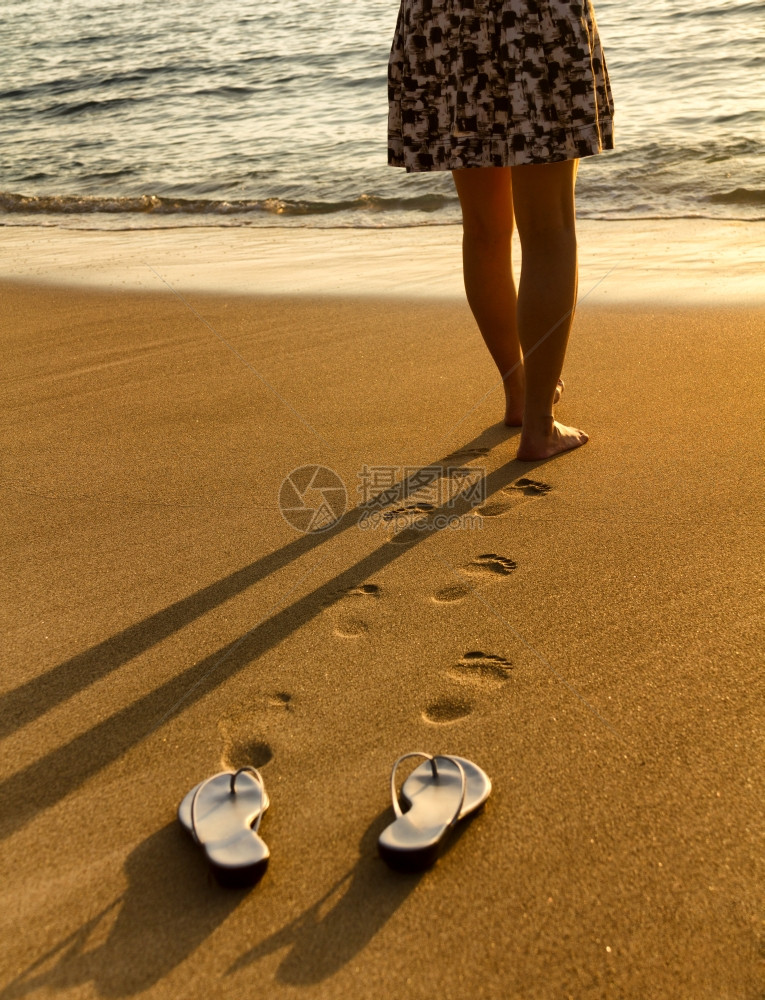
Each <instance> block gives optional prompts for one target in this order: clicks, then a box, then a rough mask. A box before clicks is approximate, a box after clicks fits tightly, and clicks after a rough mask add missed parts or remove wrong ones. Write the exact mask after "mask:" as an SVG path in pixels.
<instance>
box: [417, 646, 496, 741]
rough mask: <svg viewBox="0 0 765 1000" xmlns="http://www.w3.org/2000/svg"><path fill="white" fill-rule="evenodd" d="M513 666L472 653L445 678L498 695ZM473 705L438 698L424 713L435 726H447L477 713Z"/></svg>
mask: <svg viewBox="0 0 765 1000" xmlns="http://www.w3.org/2000/svg"><path fill="white" fill-rule="evenodd" d="M512 669H513V664H512V663H511V662H510V661H509V660H506V659H505V658H504V656H497V655H495V654H494V653H484V652H483V651H482V650H473V651H471V652H468V653H465V654H464V655H463V656H462V658H461V659H460V660H458V662H457V663H456V664H455V665H454V666H453V667H451V668H450V669H448V670H447V671H446V676H447V677H448V678H449V679H450V680H453V681H456V682H457V683H459V684H468V685H470V686H472V687H474V688H477V689H479V690H484V691H487V692H489V691H496V689H497V688H499V687H501V686H502V685H503V684H506V683H507V681H508V680H509V679H510V673H511V671H512ZM474 707H475V706H474V703H473V702H472V701H469V700H468V699H466V698H462V697H446V698H439V699H438V700H437V701H433V702H431V703H430V704H429V705H428V706H427V708H426V709H425V711H424V712H423V713H422V718H423V720H424V721H425V722H428V723H430V724H431V725H434V726H445V725H449V724H451V723H453V722H459V721H460V719H465V718H467V716H468V715H470V714H471V713H472V711H473V709H474Z"/></svg>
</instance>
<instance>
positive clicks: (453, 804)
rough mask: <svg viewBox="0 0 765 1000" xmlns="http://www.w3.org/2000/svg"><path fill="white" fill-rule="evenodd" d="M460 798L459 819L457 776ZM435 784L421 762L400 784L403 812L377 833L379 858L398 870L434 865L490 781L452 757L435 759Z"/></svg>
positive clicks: (481, 799)
mask: <svg viewBox="0 0 765 1000" xmlns="http://www.w3.org/2000/svg"><path fill="white" fill-rule="evenodd" d="M452 761H458V762H459V764H460V765H461V767H462V771H463V773H464V776H465V794H464V798H463V802H462V808H461V810H460V813H459V817H458V819H457V820H456V821H454V813H455V810H456V809H457V808H459V804H460V797H461V795H462V776H461V775H460V771H459V768H458V767H457V766H456V764H454V763H451V762H452ZM437 762H438V763H437V766H438V771H439V780H438V782H437V783H436V782H434V780H433V772H432V765H431V762H430V761H429V760H428V761H425V762H423V763H422V764H420V765H419V766H418V767H416V768H415V769H414V771H412V773H411V774H410V775H409V776H408V777H407V779H406V781H405V782H404V784H403V786H402V789H401V795H400V798H401V800H402V801H403V802H404V804H405V805H406V806H408V810H407V811H406V812H405V813H404V814H403V816H400V817H399V818H397V819H396V820H395V821H394V822H393V823H391V824H390V826H388V827H386V828H385V830H383V832H382V833H381V834H380V837H379V838H378V848H379V851H380V856H381V857H382V859H383V860H384V861H385V862H386V864H388V865H390V867H391V868H396V869H398V870H400V871H421V870H422V869H424V868H429V867H431V865H433V864H434V863H435V861H436V860H437V859H438V857H439V855H440V854H441V853H442V852H443V850H444V849H445V848H446V846H447V844H448V843H449V842H450V841H451V839H452V835H453V833H454V830H455V828H456V825H457V823H459V821H460V820H462V819H465V818H467V817H468V816H470V815H472V814H473V813H475V812H477V811H478V810H479V809H480V808H481V807H482V806H483V804H484V803H485V802H486V800H487V798H488V797H489V795H490V794H491V781H490V779H489V777H488V775H487V774H486V773H485V772H484V771H483V770H482V769H481V768H480V767H478V765H477V764H474V763H473V762H472V761H470V760H467V759H465V758H464V757H455V756H453V755H449V756H446V755H445V756H444V757H440V756H439V757H437Z"/></svg>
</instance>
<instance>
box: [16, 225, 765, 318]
mask: <svg viewBox="0 0 765 1000" xmlns="http://www.w3.org/2000/svg"><path fill="white" fill-rule="evenodd" d="M578 232H579V260H580V276H579V294H580V302H581V301H583V300H585V299H586V300H587V301H588V302H590V303H599V304H610V303H620V304H622V303H646V302H651V303H657V302H667V303H669V304H673V305H688V306H698V305H723V304H729V305H730V304H747V305H753V304H762V303H763V302H765V282H763V279H762V275H763V274H764V273H765V240H763V235H765V228H763V226H762V224H760V223H748V222H732V221H713V220H708V219H702V220H684V219H683V220H656V221H647V222H639V223H638V222H601V221H593V220H580V221H579V223H578ZM461 235H462V230H461V227H460V226H423V227H415V228H408V229H382V230H359V229H286V228H284V229H281V228H273V229H240V228H233V229H227V228H220V229H216V228H210V227H198V228H182V229H154V230H145V229H144V230H135V231H122V232H106V231H100V232H95V231H92V230H89V231H79V230H66V229H53V228H51V229H47V228H41V227H37V226H18V227H16V226H8V227H0V251H1V252H2V263H0V278H4V279H12V280H25V281H27V280H29V281H38V282H44V283H46V284H48V283H52V284H64V285H73V286H78V287H91V288H110V289H114V290H119V289H122V290H142V291H162V290H167V286H168V285H170V287H172V288H173V289H174V290H176V291H178V292H192V291H195V292H225V293H227V294H251V295H283V294H287V295H317V294H318V295H322V294H328V295H374V296H388V295H391V296H403V297H410V296H414V297H435V298H443V297H446V298H462V297H463V296H464V290H463V284H462V261H461V251H460V241H461ZM514 239H515V265H514V266H515V269H516V274H518V271H519V265H520V245H519V243H518V239H517V234H516V236H515V238H514Z"/></svg>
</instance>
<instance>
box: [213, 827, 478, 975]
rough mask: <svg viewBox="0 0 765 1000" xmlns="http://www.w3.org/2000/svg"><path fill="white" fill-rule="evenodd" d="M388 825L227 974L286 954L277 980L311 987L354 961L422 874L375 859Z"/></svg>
mask: <svg viewBox="0 0 765 1000" xmlns="http://www.w3.org/2000/svg"><path fill="white" fill-rule="evenodd" d="M473 818H474V817H470V818H469V819H468V820H465V821H462V822H461V823H460V825H459V826H458V827H457V829H456V831H455V834H454V835H453V836H452V838H451V841H450V844H449V850H451V849H452V848H453V847H454V845H455V844H456V842H457V840H459V839H460V838H461V837H462V836H463V834H464V833H465V831H466V829H467V828H468V826H469V825H470V824H471V823H472V821H473ZM392 820H393V810H392V809H390V808H388V809H386V810H385V811H384V812H383V813H381V814H380V815H379V816H377V817H376V818H375V819H374V821H373V822H372V823H371V824H370V825H369V826H368V827H367V829H366V831H365V832H364V836H363V837H362V839H361V843H360V855H361V856H360V857H359V860H358V862H357V863H356V864H355V865H354V867H353V868H352V869H351V870H350V871H349V872H348V873H347V874H346V875H344V876H343V877H342V878H340V879H338V881H337V882H336V883H335V884H334V885H333V886H332V887H331V888H330V889H329V890H328V891H327V892H326V893H325V894H324V895H323V896H322V897H321V899H318V900H317V901H316V902H315V903H313V904H312V905H311V906H310V907H309V908H308V909H307V910H305V911H304V912H303V913H301V914H300V916H298V917H296V918H295V920H293V921H292V923H290V924H287V926H286V927H283V928H281V930H278V931H276V933H274V934H272V935H271V936H270V937H268V938H266V939H265V940H264V941H260V942H259V943H258V944H256V945H255V946H254V947H253V948H250V950H249V951H246V952H245V953H244V954H243V955H241V956H240V957H239V958H238V959H237V960H236V961H235V962H234V963H233V964H232V965H231V967H230V968H229V969H228V972H229V974H233V973H236V972H240V971H241V970H242V969H244V968H246V967H247V966H249V965H251V964H252V963H253V962H257V961H258V960H259V959H261V958H264V957H265V956H266V955H271V954H273V952H276V951H280V950H282V949H283V948H289V952H288V954H287V955H286V956H285V957H284V959H283V960H282V962H281V965H280V966H279V968H278V969H277V972H276V979H277V980H278V981H279V982H281V983H284V984H286V985H291V986H310V985H311V984H313V983H318V982H321V981H322V980H324V979H327V978H328V977H329V976H333V975H334V974H335V973H336V972H338V971H339V970H340V969H341V968H342V967H343V966H344V965H346V964H347V963H348V962H350V961H351V959H353V958H355V957H356V955H358V954H359V953H360V952H361V951H362V950H363V949H364V948H365V947H366V946H367V945H368V944H369V942H370V941H371V940H372V938H373V937H374V936H375V934H377V932H378V931H379V930H381V929H382V927H384V925H385V924H386V923H387V922H388V920H389V919H390V918H391V917H392V916H393V914H394V913H395V912H396V910H397V909H398V908H399V906H401V904H402V903H403V902H404V900H405V899H406V898H407V896H409V894H410V893H411V892H412V891H413V890H414V889H415V888H416V887H417V885H418V883H419V881H420V879H421V878H422V875H423V873H422V872H412V873H404V872H394V871H391V870H390V869H389V868H387V867H386V865H385V864H384V863H383V861H381V860H380V858H379V856H378V854H377V838H378V836H379V835H380V833H381V832H382V830H383V828H384V827H386V826H387V825H388V823H390V822H392Z"/></svg>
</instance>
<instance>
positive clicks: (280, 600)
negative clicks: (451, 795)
mask: <svg viewBox="0 0 765 1000" xmlns="http://www.w3.org/2000/svg"><path fill="white" fill-rule="evenodd" d="M717 225H719V224H711V223H710V227H712V226H717ZM596 231H597V232H598V233H599V232H600V231H601V230H600V229H597V230H596V229H595V228H593V230H592V233H593V239H594V236H595V233H596ZM581 232H582V229H581V227H580V234H581ZM613 232H615V231H612V233H613ZM719 232H720V231H719V230H718V236H719ZM758 233H759V231H758V230H757V227H742V228H741V229H740V230H739V242H738V244H737V243H736V239H737V238H736V237H735V236H734V235H733V234H732V233H730V232H729V233H728V237H729V239H728V237H726V239H728V242H727V243H726V241H725V239H723V238H722V237H721V236H720V238H719V240H717V239H716V238H715V237H714V235H713V234H712V230H711V228H710V229H709V230H707V237H708V238H707V239H706V240H704V239H703V238H702V237H703V236H704V234H703V232H702V233H701V235H699V231H696V236H695V242H694V241H693V239H692V238H691V236H690V235H689V236H688V237H687V244H685V245H686V246H687V253H688V255H689V256H688V258H687V259H686V265H685V266H683V265H682V263H680V264H678V263H677V260H678V259H680V258H677V257H673V256H672V253H673V250H672V247H671V246H670V245H669V244H670V242H671V241H672V240H673V237H672V236H671V234H669V233H668V232H665V234H664V238H665V240H666V241H667V243H666V246H665V245H663V244H662V245H661V246H662V252H661V253H659V250H658V248H659V246H660V243H661V241H660V239H659V237H658V236H657V235H656V233H654V235H653V245H654V248H655V249H656V250H657V253H658V256H659V258H660V259H659V260H658V262H657V260H653V261H651V262H650V263H646V261H647V259H648V258H647V253H646V247H647V246H648V244H649V243H650V242H651V240H650V238H649V236H648V235H645V236H640V235H639V234H638V235H635V234H634V233H633V235H632V236H629V234H628V233H627V231H626V229H625V230H624V231H623V232H622V234H621V235H619V237H618V239H617V238H616V237H614V238H613V239H612V240H611V242H610V243H609V244H608V246H607V247H606V248H605V249H606V250H607V251H608V253H605V252H603V246H602V245H600V246H596V245H593V243H592V241H590V243H589V248H588V243H587V240H585V239H583V240H582V254H583V259H582V272H583V273H582V278H581V281H580V290H581V293H582V294H584V293H585V292H587V291H588V289H589V288H590V287H591V286H594V285H595V284H596V282H597V281H599V279H600V276H601V275H602V273H603V272H605V271H606V270H607V267H608V266H610V263H609V262H610V261H616V264H618V265H619V269H620V270H616V271H614V277H613V278H612V279H609V280H607V281H603V282H602V284H601V285H600V286H599V287H598V288H597V289H594V290H593V292H592V294H591V295H590V296H589V298H587V299H586V300H585V301H583V302H582V303H581V305H580V307H579V310H578V313H577V318H576V322H575V326H574V333H573V336H572V340H571V343H570V347H569V352H568V356H567V361H566V367H565V370H564V378H565V380H566V390H565V393H564V395H563V398H562V400H561V403H560V405H559V407H558V412H559V415H560V419H561V420H562V421H563V422H565V423H571V424H574V425H576V426H578V427H583V428H585V429H586V430H587V431H588V432H589V433H590V442H589V443H588V444H587V446H586V447H584V448H581V449H578V450H577V451H575V452H571V453H568V454H565V455H563V456H559V457H558V458H555V459H553V460H551V461H548V462H540V463H518V462H516V461H514V455H515V449H516V447H517V439H518V434H519V430H518V429H517V428H507V427H505V426H504V425H503V424H502V422H501V416H502V393H501V391H500V388H499V387H498V386H497V385H496V378H495V372H494V369H493V365H492V362H491V360H490V358H489V356H488V353H487V352H486V350H485V348H484V346H483V344H482V342H481V340H480V336H479V334H478V332H477V330H476V328H475V325H474V322H473V319H472V317H471V315H470V313H469V311H468V308H467V305H466V304H465V303H464V302H463V301H462V299H461V297H460V295H461V288H460V286H459V260H458V254H459V249H458V239H457V235H458V231H457V230H456V228H455V227H433V229H430V230H428V231H427V232H424V231H419V232H418V231H414V230H409V231H398V232H395V233H391V232H386V233H384V234H378V233H363V234H358V233H354V234H342V233H338V234H336V235H335V237H334V240H335V242H334V243H333V242H332V239H333V237H332V235H331V234H329V235H328V234H326V233H322V234H320V235H316V234H314V235H313V236H308V235H306V234H302V235H301V234H300V233H298V232H294V233H293V232H276V231H264V232H260V233H252V232H249V233H248V232H246V231H242V230H237V231H236V232H234V231H231V232H228V233H227V232H225V231H223V232H221V231H216V232H214V233H212V232H211V233H206V232H203V231H199V230H195V231H193V232H191V231H183V230H179V231H155V232H150V233H145V232H142V233H120V234H104V233H98V234H92V233H91V234H88V233H85V234H83V233H77V232H63V231H51V232H46V233H45V234H44V235H42V236H41V235H40V231H39V230H37V232H36V234H33V233H32V231H31V230H24V229H21V228H20V229H17V230H13V229H4V230H2V231H0V246H1V247H2V248H3V253H4V257H5V260H4V264H3V267H2V269H1V271H0V277H2V283H1V284H0V294H1V295H2V303H3V306H2V312H1V314H0V315H1V317H2V318H1V319H0V324H1V325H2V338H3V356H4V360H5V364H4V372H3V381H4V406H3V425H2V431H3V454H4V459H3V468H2V484H1V485H2V494H3V521H4V524H3V536H4V563H5V567H6V571H5V574H4V582H5V596H4V601H3V606H4V611H5V615H4V630H3V631H4V637H5V638H4V647H5V649H4V655H3V661H4V669H3V672H2V680H1V681H0V683H1V684H2V693H0V705H1V709H0V727H1V729H2V738H3V757H2V777H1V780H2V792H1V793H0V803H1V810H0V827H1V829H2V838H3V851H2V889H1V890H0V895H1V905H0V927H1V928H2V941H3V945H2V957H1V958H0V1000H11V998H21V997H33V998H43V997H57V998H59V997H61V998H95V997H134V996H145V997H148V998H152V1000H154V998H157V1000H170V998H172V1000H177V998H183V1000H197V998H199V1000H202V998H210V997H218V996H220V997H225V998H229V997H231V998H233V997H237V998H240V997H241V998H256V997H257V998H260V997H273V998H278V1000H282V998H284V1000H287V998H298V997H300V998H322V1000H323V998H327V1000H336V998H337V1000H349V998H352V1000H384V998H388V997H394V996H396V997H399V996H401V997H406V998H408V1000H434V998H454V1000H464V998H466V997H480V998H487V1000H489V998H491V1000H494V998H497V1000H510V998H513V1000H514V998H524V1000H532V998H533V1000H537V998H538V1000H559V998H560V1000H563V998H573V1000H585V998H587V1000H590V998H592V1000H596V998H597V1000H616V998H619V1000H665V998H666V1000H670V998H671V1000H684V998H688V1000H702V998H704V1000H706V998H709V1000H729V998H730V1000H733V998H735V1000H755V998H757V997H760V996H761V995H762V991H763V987H764V983H763V977H762V966H761V958H762V950H761V949H762V938H761V931H762V926H761V917H762V913H761V907H760V904H761V899H762V885H763V881H762V875H763V872H762V852H761V841H760V836H761V830H762V819H763V808H762V803H763V781H762V766H761V761H762V749H763V747H762V743H763V740H762V732H763V730H762V694H763V692H762V679H761V678H762V671H761V662H762V643H763V632H762V602H761V583H762V579H761V568H762V534H761V529H762V478H763V477H762V440H761V436H760V430H759V426H758V418H759V417H760V416H761V413H762V405H761V400H762V378H761V375H762V369H761V354H760V352H761V346H762V331H763V320H764V319H765V303H763V301H762V298H761V294H762V293H761V290H760V291H759V292H758V291H757V286H756V273H757V264H758V261H759V260H760V259H761V258H758V256H757V254H758V252H759V251H757V249H756V244H757V240H758ZM399 237H400V243H399V246H398V248H397V246H396V239H397V238H399ZM439 238H441V240H442V244H439V245H443V250H442V251H441V252H442V255H443V256H442V258H439V260H441V263H442V264H443V266H442V267H441V268H440V269H439V268H437V267H436V266H435V265H434V264H433V254H432V253H431V252H430V251H432V250H433V247H435V246H436V243H437V240H438V239H439ZM311 240H313V241H314V242H313V243H311ZM317 240H323V241H325V242H324V243H323V247H324V249H323V252H322V253H321V254H318V253H317V243H316V241H317ZM248 241H249V243H248ZM418 241H419V242H418ZM620 241H621V242H620ZM636 241H637V242H636ZM641 241H642V242H641ZM383 244H384V245H383ZM636 245H637V246H638V249H639V252H638V251H636V250H635V246H636ZM737 245H738V246H739V247H740V252H739V254H738V256H737V251H736V246H737ZM402 247H403V248H404V251H405V253H406V255H407V260H409V261H412V260H415V261H416V262H420V263H415V264H413V265H412V267H414V268H415V271H416V269H417V267H419V268H420V271H419V272H417V273H419V274H420V277H421V278H423V280H422V281H421V282H420V284H419V285H417V286H416V287H415V286H414V283H412V284H409V285H407V286H406V287H405V288H404V287H403V286H402V285H401V281H400V278H399V276H400V273H401V269H400V263H401V259H402V257H401V254H402ZM365 248H366V249H365ZM694 248H695V249H694ZM675 249H676V250H677V244H675ZM677 252H678V253H680V255H681V257H682V253H681V251H680V250H677ZM301 254H304V256H301ZM311 254H313V256H311ZM588 254H590V256H587V255H588ZM606 258H608V259H606ZM354 261H355V265H354V263H353V262H354ZM673 261H674V264H673ZM428 262H429V263H428ZM436 263H438V260H437V261H436ZM149 265H150V266H151V267H152V268H154V271H155V272H156V275H155V274H152V273H151V271H150V270H149ZM615 266H616V265H615ZM354 267H355V270H354ZM428 268H430V271H429V272H428ZM141 269H142V270H141ZM649 272H650V273H649ZM408 273H410V274H411V273H412V270H411V268H409V271H408ZM427 273H430V278H429V279H428V280H427V281H426V280H424V276H425V277H426V276H427ZM290 286H291V287H290ZM322 292H323V293H324V294H320V293H322ZM176 293H178V294H176ZM298 293H300V294H298ZM362 293H366V294H362ZM758 295H759V296H760V297H758ZM306 465H322V466H326V467H327V468H329V469H331V470H333V471H334V472H335V473H336V474H337V475H338V476H339V477H340V478H341V479H342V481H343V483H344V484H345V486H346V488H347V490H348V507H347V511H346V513H345V514H344V515H343V517H342V518H341V519H340V520H339V521H338V522H337V523H336V524H335V525H334V526H332V527H330V528H329V529H328V530H326V531H323V532H315V533H310V532H309V533H304V532H300V531H298V530H296V529H295V528H294V527H293V526H292V525H290V524H289V523H288V522H287V521H286V520H285V518H284V517H283V516H282V513H281V512H280V509H279V489H280V484H281V483H282V482H283V480H284V479H285V477H287V476H288V475H289V474H290V472H291V471H292V470H294V469H297V468H299V467H302V466H306ZM449 466H458V467H462V468H470V469H473V470H476V471H477V480H478V481H479V482H481V483H483V486H484V488H485V498H484V500H483V501H482V502H481V503H480V504H479V506H478V507H477V508H476V511H477V513H478V514H479V515H481V523H480V527H479V526H475V525H474V526H473V527H470V528H468V527H462V528H457V529H453V528H444V529H443V530H418V529H417V528H416V527H414V526H413V525H414V520H415V514H416V512H415V514H413V513H412V512H411V511H410V512H407V511H406V510H404V511H403V512H402V513H401V514H400V517H399V521H398V527H399V529H400V530H399V532H398V533H394V532H393V531H392V530H390V528H391V524H392V523H394V522H384V523H382V524H381V525H380V526H378V527H376V528H374V529H372V530H366V531H363V530H360V527H359V523H358V518H359V511H358V504H359V502H360V497H361V494H360V493H359V491H358V487H359V486H360V485H362V484H363V482H364V481H365V480H363V479H362V478H360V474H361V473H362V470H364V469H365V468H366V469H367V470H368V469H370V468H374V469H378V470H380V469H386V470H388V472H387V473H386V475H392V476H393V477H394V479H397V480H400V479H401V478H402V477H403V476H404V475H409V474H411V472H412V470H415V471H416V470H417V469H421V468H432V467H436V468H444V467H449ZM390 470H393V471H392V472H391V471H390ZM404 470H409V472H406V473H405V471H404ZM380 476H381V477H382V478H380V479H379V482H382V481H383V478H384V477H383V474H382V473H380ZM409 502H410V501H408V500H407V501H405V502H402V503H401V504H400V505H399V506H400V507H402V508H406V507H407V504H408V503H409ZM439 502H440V501H436V503H435V506H436V508H438V503H439ZM434 513H437V510H436V511H435V512H434V511H430V512H425V513H423V514H422V518H423V520H424V522H425V523H426V524H427V522H428V520H429V519H430V520H431V521H432V519H433V517H434ZM420 749H423V750H428V751H430V752H433V753H455V754H460V755H462V756H465V757H468V758H470V759H472V760H474V761H476V762H477V763H479V764H480V765H481V766H482V767H483V768H484V769H485V770H486V771H487V773H488V774H489V775H490V776H491V778H492V781H493V784H494V790H493V793H492V795H491V797H490V799H489V801H488V802H487V804H486V806H485V808H484V810H483V811H482V812H481V813H480V814H478V815H477V816H476V817H475V818H474V819H472V820H471V821H470V822H468V823H464V824H462V825H461V830H460V834H459V835H458V836H457V837H456V838H455V841H454V843H453V844H452V845H451V846H450V848H449V849H448V851H447V852H446V853H445V854H444V855H443V856H442V857H441V858H440V860H439V861H438V863H437V864H436V865H435V867H434V868H432V869H431V870H429V871H427V872H425V873H422V874H419V875H404V874H400V873H395V872H392V871H390V870H389V869H388V868H387V867H386V866H385V865H384V864H383V862H382V861H381V860H380V859H379V857H378V856H377V849H376V839H377V836H378V834H379V832H380V831H381V830H382V829H383V827H384V826H385V825H386V824H387V823H389V822H390V819H391V809H390V800H389V793H388V776H389V769H390V766H391V764H392V762H393V760H394V759H395V758H396V757H397V756H398V755H399V754H401V753H403V752H405V751H408V750H420ZM248 762H250V763H253V764H255V765H257V766H259V767H261V769H262V773H263V777H264V779H265V782H266V784H267V788H268V790H269V794H270V797H271V807H270V809H269V810H268V813H267V814H266V817H265V819H264V821H263V825H262V827H261V832H262V835H263V837H264V839H265V840H266V841H267V843H268V845H269V847H270V849H271V855H272V857H271V862H270V866H269V869H268V871H267V873H266V875H265V877H264V878H263V880H262V881H261V882H260V883H259V884H258V885H257V886H255V887H254V888H253V889H252V890H250V891H249V892H244V891H240V890H224V889H222V888H220V887H219V886H218V885H217V884H216V883H215V881H214V880H213V879H212V878H211V876H210V873H209V871H208V869H207V866H206V864H205V862H204V859H203V857H202V855H201V852H200V851H199V849H198V848H197V847H196V846H195V845H194V844H193V843H192V842H191V840H190V839H189V838H188V837H186V836H185V834H184V833H183V831H182V830H181V829H180V827H179V825H178V823H177V821H176V816H175V811H176V809H177V806H178V803H179V801H180V800H181V798H182V797H183V796H184V795H185V793H186V792H187V791H188V790H189V789H190V788H191V787H192V786H193V785H194V784H195V783H196V782H198V781H200V780H202V779H203V778H205V777H207V776H208V775H210V774H212V773H214V772H216V771H218V770H220V769H221V768H233V767H238V766H241V765H242V764H244V763H248Z"/></svg>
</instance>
